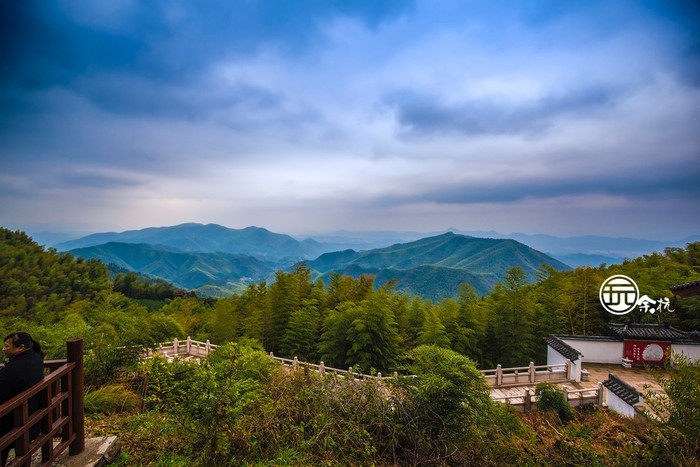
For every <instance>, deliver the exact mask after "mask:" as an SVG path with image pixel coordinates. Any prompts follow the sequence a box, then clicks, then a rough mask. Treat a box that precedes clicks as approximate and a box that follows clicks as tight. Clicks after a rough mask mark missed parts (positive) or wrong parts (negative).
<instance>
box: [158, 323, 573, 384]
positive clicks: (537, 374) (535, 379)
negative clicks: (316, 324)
mask: <svg viewBox="0 0 700 467" xmlns="http://www.w3.org/2000/svg"><path fill="white" fill-rule="evenodd" d="M217 347H218V346H217V345H215V344H212V343H211V342H209V340H207V341H206V342H199V341H195V340H192V339H191V338H190V337H189V336H187V339H185V340H182V341H181V340H178V339H173V340H172V341H170V342H162V343H160V344H158V347H157V348H156V349H155V351H152V350H149V351H148V355H147V357H152V356H153V355H154V353H158V354H160V355H162V356H164V357H166V358H169V359H172V358H174V357H190V358H205V357H206V356H207V355H209V353H210V352H211V351H212V350H214V349H215V348H217ZM270 358H272V359H274V360H277V361H278V362H280V363H282V364H283V365H285V366H290V367H293V368H298V367H305V368H309V369H311V370H313V371H317V372H318V373H320V374H322V375H325V374H326V373H332V374H334V375H336V376H343V377H348V376H351V377H353V378H357V379H380V380H381V379H388V378H393V377H396V376H397V374H396V373H394V375H392V376H382V374H381V373H377V375H376V376H373V375H366V374H363V373H358V372H356V371H353V368H352V367H350V368H348V369H347V370H341V369H339V368H333V367H327V366H325V365H324V363H323V362H321V363H320V364H318V365H316V364H314V363H307V362H300V361H299V360H298V359H297V357H294V358H293V359H289V358H282V357H276V356H275V355H274V354H273V353H272V352H270ZM481 374H483V375H484V378H485V379H486V382H487V383H488V385H489V386H490V387H492V388H498V387H510V386H526V385H532V384H537V383H540V382H543V381H549V382H567V381H571V380H572V376H571V361H570V360H567V361H566V363H565V364H564V365H562V364H558V365H535V364H534V363H533V362H530V365H529V366H524V367H515V368H501V365H498V366H497V367H496V368H495V369H492V370H481ZM409 377H414V376H413V375H410V376H409Z"/></svg>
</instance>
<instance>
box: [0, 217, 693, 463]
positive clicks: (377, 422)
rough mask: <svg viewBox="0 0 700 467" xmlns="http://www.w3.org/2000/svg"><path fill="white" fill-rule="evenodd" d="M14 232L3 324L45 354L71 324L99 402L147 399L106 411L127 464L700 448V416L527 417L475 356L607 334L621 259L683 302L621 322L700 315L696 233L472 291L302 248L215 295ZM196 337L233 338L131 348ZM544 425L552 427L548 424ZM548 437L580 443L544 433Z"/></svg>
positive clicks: (5, 269) (511, 457) (490, 358)
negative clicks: (401, 288) (322, 367)
mask: <svg viewBox="0 0 700 467" xmlns="http://www.w3.org/2000/svg"><path fill="white" fill-rule="evenodd" d="M0 240H1V243H0V291H1V292H2V293H1V294H0V298H1V299H2V302H1V306H0V317H1V319H0V333H5V334H3V335H7V334H9V333H10V332H12V331H16V330H24V331H28V332H30V333H31V334H32V335H33V336H34V337H35V338H36V339H38V340H40V341H41V342H42V344H43V345H44V347H45V348H46V349H47V350H48V352H49V355H48V356H49V358H58V357H61V356H62V354H63V352H64V349H65V345H64V342H65V339H66V338H68V337H73V336H80V337H83V339H84V341H85V383H86V388H87V390H88V394H87V396H86V397H87V399H86V407H87V408H88V411H89V412H93V413H99V412H107V413H113V412H115V411H117V412H118V411H127V412H128V411H130V410H135V409H136V408H137V407H141V408H142V409H141V410H142V412H143V413H142V414H140V415H137V414H134V415H133V416H132V415H129V416H128V417H127V418H126V419H124V418H115V419H114V420H113V421H109V422H105V423H108V424H109V425H110V426H111V427H112V428H109V429H110V430H112V429H113V430H118V433H119V435H120V436H123V437H126V438H128V439H129V440H130V443H131V444H130V448H129V453H128V455H127V457H126V458H125V459H124V462H125V465H142V464H144V463H148V462H155V461H156V460H159V457H158V456H162V455H163V450H164V449H166V450H167V452H169V453H170V454H169V456H170V460H172V461H173V463H177V464H179V465H190V464H192V463H194V464H197V465H212V463H215V464H221V465H227V464H228V465H236V464H239V463H246V462H248V463H260V462H262V463H266V462H268V461H270V460H271V459H276V460H277V461H279V463H285V462H286V463H292V464H295V463H296V464H308V463H319V462H326V461H329V460H332V462H330V463H331V464H333V463H338V462H340V463H343V462H349V463H359V464H364V463H370V462H375V461H377V462H378V463H380V464H396V463H399V464H415V463H435V462H437V461H439V462H437V463H438V464H450V465H464V464H470V463H479V464H481V463H487V464H499V463H521V462H524V463H527V462H534V463H536V464H549V465H559V464H561V463H562V462H568V461H570V460H571V459H575V460H576V462H580V463H593V464H595V463H597V462H600V460H601V459H612V458H614V459H618V461H619V462H622V463H624V464H645V465H646V464H649V463H650V462H651V460H652V459H667V460H668V453H669V452H673V453H674V455H675V456H680V457H678V459H689V458H692V456H693V455H696V454H694V453H697V452H698V448H697V446H696V445H694V444H693V443H692V441H688V439H689V438H688V436H690V437H692V436H694V435H695V434H696V433H697V429H696V428H693V426H695V425H692V426H686V425H683V426H682V427H681V429H678V430H677V429H674V430H676V431H673V432H668V433H666V432H659V431H654V430H657V428H652V427H651V426H646V427H645V426H644V425H640V426H637V425H635V426H632V425H628V426H625V425H623V424H621V422H620V421H619V419H617V418H615V417H614V416H610V415H608V414H606V413H603V412H600V413H599V412H595V411H594V412H590V411H589V412H581V413H579V414H577V415H576V416H575V418H574V419H573V420H572V421H566V420H559V419H555V418H552V417H550V416H548V415H546V414H544V415H541V416H538V417H543V418H539V419H538V418H534V419H533V418H532V417H530V418H528V417H525V418H523V419H522V420H521V419H519V418H518V417H516V416H515V415H513V414H512V413H511V412H509V411H508V410H507V409H506V408H505V407H504V406H502V405H499V404H495V403H493V402H491V401H490V399H489V398H488V390H487V389H486V388H485V386H484V383H483V379H482V378H481V376H480V373H479V372H478V371H477V369H476V368H477V366H480V367H481V368H491V367H494V366H495V365H496V364H498V363H500V364H502V365H503V366H523V365H527V363H528V362H529V361H535V362H536V363H541V362H543V361H544V359H545V345H544V343H543V340H542V338H543V337H544V336H546V335H548V334H549V333H552V332H561V333H573V334H589V335H591V334H604V333H606V332H607V330H606V326H605V325H606V323H607V322H609V321H611V319H612V318H616V319H618V320H619V319H620V318H618V317H613V316H612V315H610V314H608V313H607V312H605V311H604V310H602V309H601V306H600V303H599V301H598V289H599V287H600V284H601V283H602V281H603V280H604V279H605V278H607V277H608V276H610V275H613V274H626V275H629V276H630V277H632V278H634V280H635V281H637V284H638V285H639V288H640V291H642V292H643V293H645V294H647V295H649V296H650V297H654V298H661V297H669V298H670V303H671V308H672V309H674V310H675V311H674V312H662V313H657V314H654V315H651V314H643V313H641V312H639V311H635V312H633V313H631V314H629V315H626V316H624V317H623V318H624V319H632V320H634V321H643V322H652V321H653V322H661V321H666V320H668V321H670V322H671V323H672V324H673V325H674V326H676V327H678V328H680V329H685V330H691V329H700V323H699V322H698V317H699V316H700V298H698V297H694V298H684V299H679V298H677V297H674V296H672V295H671V293H670V291H669V290H668V287H669V286H671V285H675V284H680V283H685V282H690V281H693V280H696V279H698V278H699V277H700V244H699V243H693V244H689V245H687V247H686V248H685V249H680V248H670V249H667V250H666V251H664V252H663V253H656V254H653V255H648V256H645V257H641V258H637V259H635V260H632V261H628V262H625V263H624V264H622V265H619V266H613V267H610V268H607V267H605V266H601V267H599V268H578V269H576V270H573V271H572V270H567V271H559V270H556V269H554V268H553V267H551V266H541V267H540V268H538V269H537V271H536V273H537V277H538V280H537V282H535V283H529V282H528V280H527V274H526V272H525V271H524V270H523V269H522V268H520V267H515V268H510V269H509V270H508V271H507V272H506V275H505V277H504V278H503V279H502V280H501V281H499V282H498V283H496V285H495V286H494V288H493V290H492V292H491V293H490V294H488V295H487V296H485V297H479V296H478V295H477V294H476V292H475V291H474V289H473V288H472V287H471V286H469V285H467V284H462V285H460V286H458V297H459V298H458V299H444V300H441V301H439V302H433V301H430V300H426V299H422V298H420V297H413V298H411V297H409V296H408V295H403V294H401V293H399V292H397V290H396V284H395V282H394V281H388V282H386V283H378V284H376V285H377V286H376V287H375V278H374V277H373V276H369V275H362V276H360V277H359V278H353V277H349V276H343V275H340V274H337V273H335V274H331V275H330V276H329V278H328V280H327V282H326V281H322V280H315V281H314V280H312V273H311V269H310V268H309V267H308V266H306V265H305V264H303V263H301V264H298V265H296V266H295V267H294V268H293V269H292V270H290V271H277V272H276V273H275V280H274V282H271V283H266V282H260V283H257V284H250V285H249V286H248V288H247V289H246V290H245V291H244V292H242V293H240V294H235V295H233V296H231V297H229V298H222V299H218V300H213V299H201V298H197V297H195V296H189V295H186V294H185V293H184V291H182V290H177V289H175V288H173V287H169V286H165V285H163V284H155V283H149V282H147V281H144V280H142V279H139V278H138V277H137V276H136V275H134V274H128V273H127V274H121V275H118V276H116V277H115V278H114V280H113V281H110V280H109V278H108V275H107V270H106V268H105V266H104V265H102V264H101V263H100V262H97V261H90V260H88V261H84V260H81V259H80V258H77V259H76V258H74V257H73V256H72V255H70V254H66V253H57V252H56V251H53V250H49V251H45V250H44V249H43V248H41V247H39V246H38V245H37V244H36V243H34V242H33V241H32V240H31V239H30V238H29V237H27V236H26V235H25V234H24V233H22V232H12V231H9V230H7V229H0ZM185 336H191V337H192V338H193V339H196V340H202V341H203V340H207V339H209V340H211V341H212V342H214V343H217V344H221V345H223V347H222V348H221V350H220V351H218V350H217V352H215V353H214V354H213V355H212V357H211V358H210V359H208V360H207V361H206V362H204V363H203V364H202V365H194V364H187V363H184V362H175V363H173V364H167V363H166V362H165V360H163V359H153V360H150V361H148V362H146V363H145V364H144V363H139V358H138V357H139V355H138V350H137V349H138V347H134V345H145V346H148V345H153V344H155V343H158V342H163V341H167V340H170V339H172V338H173V337H178V338H183V337H185ZM228 342H238V344H230V345H224V344H226V343H228ZM270 351H272V352H274V353H275V354H276V355H281V356H287V357H290V358H291V357H294V356H297V357H298V358H299V359H300V360H306V361H311V362H317V361H319V360H323V361H324V362H325V364H326V365H327V366H335V367H340V368H346V367H348V366H353V367H354V368H355V369H359V370H361V371H364V372H376V371H382V372H383V373H384V374H387V373H390V372H393V371H398V372H401V373H403V372H406V373H411V374H415V375H418V378H417V379H415V380H411V381H407V382H404V383H401V382H400V381H401V380H399V381H398V382H396V383H391V384H390V385H389V386H387V387H385V388H378V387H376V386H373V385H371V384H365V385H356V384H340V385H339V384H338V383H337V382H336V383H333V382H332V381H330V380H324V379H319V378H317V377H315V376H310V375H308V374H306V375H305V374H303V373H302V372H299V373H289V374H287V373H283V372H279V371H277V370H276V367H275V366H274V365H273V364H272V360H270V359H268V358H267V357H266V356H265V353H266V352H270ZM696 370H697V367H694V368H691V370H689V371H690V373H689V375H691V376H692V375H695V373H697V371H696ZM693 372H695V373H693ZM693 378H695V379H690V380H689V381H697V376H693ZM395 384H396V385H395ZM692 384H694V383H692ZM137 393H138V394H137ZM139 394H140V395H139ZM591 410H595V409H591ZM611 417H612V418H611ZM97 418H98V419H99V415H98V416H97ZM542 423H544V424H545V425H544V426H549V427H552V430H549V431H546V429H545V431H542V430H543V428H542V426H543V425H542ZM572 423H573V425H572ZM609 424H614V425H615V426H616V433H624V434H625V437H623V438H615V439H617V441H616V442H615V443H613V444H609V443H608V441H607V440H608V439H609V438H608V434H606V433H607V431H604V430H602V428H601V427H603V426H607V425H609ZM557 427H559V428H557ZM105 429H106V428H104V426H103V427H102V428H100V430H105ZM664 429H666V428H664ZM569 430H574V431H569ZM577 430H578V431H577ZM580 430H584V431H580ZM586 430H587V431H586ZM679 430H680V431H679ZM102 432H103V431H102ZM584 432H585V433H587V434H586V435H585V436H579V434H580V433H584ZM567 433H569V434H567ZM663 433H665V434H663ZM660 437H665V438H663V439H664V440H665V441H663V443H661V442H660V441H658V440H659V439H661V438H660ZM550 438H551V443H556V444H558V445H560V446H562V445H563V446H566V449H567V450H566V451H561V450H551V449H546V446H544V445H541V443H539V442H538V441H537V440H542V439H546V440H549V439H550ZM319 442H322V443H325V444H321V445H319V444H318V443H319ZM547 442H550V441H547ZM562 443H563V444H562ZM659 443H661V444H659ZM445 446H451V448H450V449H451V451H449V452H450V454H449V455H446V454H445V452H446V451H445ZM164 447H165V448H164ZM664 453H666V454H664ZM129 456H131V457H129ZM154 456H155V457H154ZM610 456H613V457H610ZM161 460H162V459H161ZM616 462H617V461H616Z"/></svg>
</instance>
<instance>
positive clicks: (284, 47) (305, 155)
mask: <svg viewBox="0 0 700 467" xmlns="http://www.w3.org/2000/svg"><path fill="white" fill-rule="evenodd" d="M0 44H2V47H0V225H3V226H5V227H10V228H20V229H25V230H28V231H30V232H31V231H71V232H77V231H91V232H94V231H106V230H112V231H114V230H116V231H121V230H127V229H138V228H144V227H150V226H161V225H174V224H179V223H184V222H202V223H209V222H213V223H218V224H222V225H225V226H228V227H233V228H242V227H246V226H249V225H257V226H261V227H265V228H268V229H270V230H273V231H276V232H283V233H292V234H295V233H296V234H299V233H305V232H314V231H316V232H328V231H334V230H340V229H350V230H417V231H436V230H441V229H445V228H450V227H453V228H458V229H463V230H492V229H493V230H497V231H500V232H504V233H508V232H525V233H547V234H552V235H558V236H571V235H579V234H600V235H613V236H631V237H639V238H654V239H667V240H676V239H680V238H683V237H685V236H688V235H691V234H698V233H700V206H699V203H698V200H699V199H700V183H698V180H700V123H698V122H700V6H698V3H697V2H695V1H690V0H689V1H676V2H674V1H617V0H608V1H595V0H592V1H586V2H573V1H571V2H569V1H527V2H522V1H493V0H488V1H471V0H445V1H440V0H431V1H415V2H409V1H391V0H384V1H378V0H374V1H358V0H355V1H339V0H336V1H331V0H328V1H321V0H316V1H313V0H299V1H293V0H274V1H271V0H257V1H256V0H237V1H223V0H220V1H207V0H203V1H197V2H192V1H184V0H160V1H149V2H142V1H136V0H110V1H95V0H92V1H70V0H57V1H55V2H41V1H35V0H25V1H21V2H14V1H13V2H2V3H1V4H0Z"/></svg>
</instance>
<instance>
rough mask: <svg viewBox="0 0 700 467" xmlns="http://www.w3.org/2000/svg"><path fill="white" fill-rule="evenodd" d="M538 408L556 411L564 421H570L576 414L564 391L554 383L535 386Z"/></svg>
mask: <svg viewBox="0 0 700 467" xmlns="http://www.w3.org/2000/svg"><path fill="white" fill-rule="evenodd" d="M535 396H536V397H537V408H538V409H540V410H549V411H553V412H555V413H556V414H557V415H558V416H559V419H560V420H561V421H562V422H568V421H569V420H571V418H572V417H573V415H574V412H573V410H572V409H571V406H570V405H569V403H568V402H567V400H566V398H565V397H564V391H562V390H561V389H559V388H558V387H557V386H556V385H555V384H552V383H546V382H545V383H539V384H538V385H537V386H536V387H535Z"/></svg>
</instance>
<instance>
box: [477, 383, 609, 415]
mask: <svg viewBox="0 0 700 467" xmlns="http://www.w3.org/2000/svg"><path fill="white" fill-rule="evenodd" d="M561 389H562V391H564V398H565V399H566V401H567V402H568V403H569V405H570V406H571V407H578V406H580V405H585V404H598V405H600V406H603V404H604V402H605V400H604V399H605V391H604V390H603V383H598V386H597V387H594V388H587V389H569V388H567V387H566V385H562V386H561ZM491 399H492V400H495V401H501V402H504V403H505V404H508V405H510V406H512V407H515V409H517V410H518V411H520V412H529V411H530V410H532V407H533V404H534V403H536V402H537V396H535V395H534V393H533V392H532V391H531V390H530V389H526V390H525V392H524V393H522V394H518V395H516V396H501V397H492V398H491Z"/></svg>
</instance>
